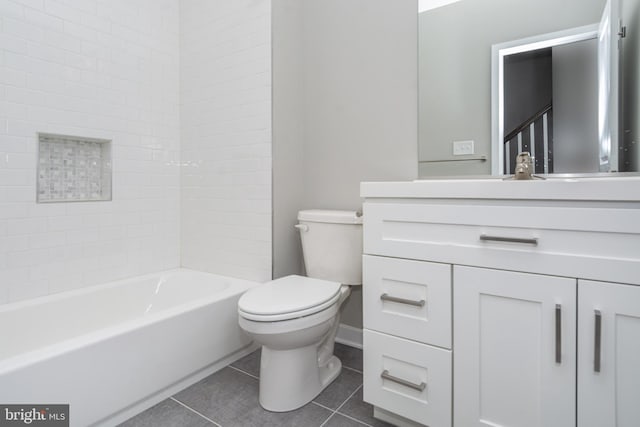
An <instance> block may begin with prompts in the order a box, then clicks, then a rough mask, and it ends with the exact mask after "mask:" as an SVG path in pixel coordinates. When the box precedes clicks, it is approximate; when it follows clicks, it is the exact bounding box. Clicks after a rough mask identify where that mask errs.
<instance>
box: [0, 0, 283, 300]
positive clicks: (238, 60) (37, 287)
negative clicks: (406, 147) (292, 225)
mask: <svg viewBox="0 0 640 427" xmlns="http://www.w3.org/2000/svg"><path fill="white" fill-rule="evenodd" d="M269 4H270V2H269V1H268V0H238V1H235V0H234V1H233V2H210V1H200V0H0V304H2V303H7V302H12V301H17V300H23V299H27V298H32V297H37V296H42V295H47V294H52V293H56V292H60V291H64V290H68V289H73V288H78V287H81V286H90V285H93V284H97V283H104V282H108V281H112V280H117V279H119V278H124V277H128V276H135V275H139V274H144V273H148V272H153V271H160V270H166V269H170V268H175V267H178V266H180V265H181V264H184V263H183V262H182V259H187V260H191V262H190V263H187V264H189V265H191V266H193V267H198V268H200V269H203V270H206V271H215V270H216V269H217V268H219V267H221V266H224V267H225V269H224V271H222V270H221V271H217V272H218V273H223V274H225V273H227V274H229V275H235V276H237V277H247V278H257V277H260V278H263V277H267V276H269V274H270V265H271V252H270V251H271V228H270V224H271V219H270V212H271V210H270V180H269V176H270V159H271V158H270V156H271V153H270V143H271V141H270V127H269V125H270V102H271V101H270V78H269V75H270V74H269V73H270V71H269V64H270V63H269V55H268V52H269V49H270V26H269V22H270V16H269V10H270V9H269V7H268V5H269ZM199 8H202V9H199ZM204 16H208V18H207V19H203V18H202V17H204ZM231 17H232V19H233V21H234V24H233V26H225V25H224V22H226V21H225V20H226V19H231ZM182 23H184V25H181V24H182ZM258 23H259V25H257V24H258ZM185 26H188V27H185ZM232 28H237V31H235V32H234V31H232ZM245 30H246V31H245ZM223 36H225V37H228V38H226V39H225V38H223ZM187 41H188V43H187ZM181 43H182V44H183V45H184V46H188V49H187V48H186V47H185V48H184V49H183V46H182V45H181ZM251 45H253V46H256V49H251V48H250V46H251ZM265 52H266V54H264V53H265ZM183 75H184V76H189V79H185V80H184V81H181V78H182V76H183ZM251 76H254V78H252V77H251ZM250 80H251V81H253V83H251V84H247V82H248V81H250ZM187 82H188V84H187ZM181 100H182V101H181ZM181 106H183V107H184V108H182V110H181ZM181 131H182V135H181ZM38 133H46V134H60V135H80V136H88V137H91V138H96V139H104V140H109V141H112V142H111V154H112V172H113V176H112V188H111V190H112V200H110V201H99V202H98V201H96V202H93V201H90V202H84V203H37V194H38V178H39V174H38V171H37V168H38V164H37V155H38V137H37V134H38ZM183 144H184V147H183V146H182V145H183ZM93 148H96V147H95V146H94V147H93ZM63 151H64V150H63ZM56 156H57V155H56ZM62 156H63V160H64V153H63V154H62ZM90 156H91V155H90V154H88V155H87V156H86V158H89V157H90ZM81 157H85V156H81ZM181 169H185V172H183V174H182V177H181ZM74 173H75V172H74ZM78 173H84V172H78ZM181 181H183V182H181ZM87 182H88V183H89V184H88V187H87V188H86V193H85V192H84V191H85V189H84V188H83V189H82V190H81V189H80V187H81V185H77V186H76V188H75V189H74V190H72V191H70V192H69V191H67V190H68V188H62V189H60V188H58V187H57V186H56V185H55V184H54V185H53V193H49V194H48V195H47V194H46V192H44V193H42V194H41V196H43V197H44V198H47V197H48V198H49V201H52V198H58V197H62V198H66V197H68V196H69V195H70V194H71V195H72V197H73V198H76V197H78V198H82V197H84V196H85V195H88V198H92V197H93V196H95V192H94V194H91V188H90V187H91V182H92V180H91V179H89V180H88V181H87ZM102 185H103V190H104V189H105V182H104V180H103V182H102ZM49 188H50V190H49V191H51V183H49ZM186 188H188V191H187V192H186V193H185V195H184V196H183V197H182V198H181V193H183V192H184V191H185V189H186ZM74 192H75V193H76V194H72V193H74ZM63 194H64V195H63ZM42 201H44V200H42ZM181 204H182V206H181ZM181 216H182V217H183V222H182V224H183V226H184V227H189V228H188V230H187V231H188V232H189V234H188V235H187V236H188V237H187V238H186V240H184V241H183V245H190V247H191V248H193V250H192V251H191V252H189V253H186V254H185V253H181V243H180V235H181V230H180V228H181ZM194 224H197V225H201V227H202V228H201V230H198V229H193V228H192V227H193V225H194ZM182 249H183V250H184V246H183V248H182ZM181 258H182V259H181Z"/></svg>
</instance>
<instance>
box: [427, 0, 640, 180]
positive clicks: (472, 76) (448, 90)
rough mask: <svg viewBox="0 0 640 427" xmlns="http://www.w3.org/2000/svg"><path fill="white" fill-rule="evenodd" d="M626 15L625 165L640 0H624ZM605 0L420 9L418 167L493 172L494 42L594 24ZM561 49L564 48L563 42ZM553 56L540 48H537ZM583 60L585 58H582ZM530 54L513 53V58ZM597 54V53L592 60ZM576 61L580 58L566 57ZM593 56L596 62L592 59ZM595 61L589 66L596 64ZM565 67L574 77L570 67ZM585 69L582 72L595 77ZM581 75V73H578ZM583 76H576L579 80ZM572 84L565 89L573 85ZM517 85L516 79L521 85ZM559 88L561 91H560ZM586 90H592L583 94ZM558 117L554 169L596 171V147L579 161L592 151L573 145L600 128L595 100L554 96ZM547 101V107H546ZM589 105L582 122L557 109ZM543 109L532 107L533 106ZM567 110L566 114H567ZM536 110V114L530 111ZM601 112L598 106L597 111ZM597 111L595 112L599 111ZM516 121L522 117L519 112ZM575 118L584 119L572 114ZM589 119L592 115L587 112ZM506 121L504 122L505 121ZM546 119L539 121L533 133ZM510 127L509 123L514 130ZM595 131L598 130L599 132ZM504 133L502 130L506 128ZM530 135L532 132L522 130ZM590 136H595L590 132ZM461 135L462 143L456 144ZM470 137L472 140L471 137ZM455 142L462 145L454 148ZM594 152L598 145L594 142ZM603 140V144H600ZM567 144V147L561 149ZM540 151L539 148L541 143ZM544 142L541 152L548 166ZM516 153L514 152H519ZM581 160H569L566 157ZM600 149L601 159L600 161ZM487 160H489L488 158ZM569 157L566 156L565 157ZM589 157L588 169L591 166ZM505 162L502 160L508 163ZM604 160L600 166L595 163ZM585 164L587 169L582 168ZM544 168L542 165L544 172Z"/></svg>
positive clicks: (572, 110)
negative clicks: (566, 163)
mask: <svg viewBox="0 0 640 427" xmlns="http://www.w3.org/2000/svg"><path fill="white" fill-rule="evenodd" d="M621 3H622V5H621V10H622V19H623V22H625V25H626V27H627V37H626V38H624V39H623V40H622V55H623V59H622V64H621V66H622V71H621V74H620V76H621V80H620V85H621V88H620V89H621V90H620V94H621V104H622V105H623V107H624V108H622V111H621V122H622V125H623V127H622V128H621V129H620V139H621V143H620V144H621V146H620V148H621V149H620V150H619V154H620V161H619V164H620V170H621V171H637V170H638V150H637V143H636V142H637V138H638V129H639V128H640V123H638V122H639V121H640V119H639V118H638V117H639V115H638V106H637V104H638V85H637V80H638V73H639V69H638V59H639V58H640V55H639V52H638V50H639V47H638V38H639V36H640V33H639V32H638V28H637V27H638V25H637V23H638V22H640V21H639V13H640V12H639V10H640V0H621ZM604 6H605V0H565V1H562V2H558V1H557V0H521V1H517V2H514V1H512V0H483V1H477V0H459V1H457V2H454V3H451V4H447V5H446V6H442V7H437V8H435V9H430V10H427V11H426V12H423V13H420V14H419V38H420V39H419V48H420V54H419V66H420V70H419V90H420V92H419V147H418V150H419V160H420V164H419V170H420V176H421V177H428V176H438V175H440V176H441V175H465V174H473V175H477V174H488V173H490V172H491V171H492V169H493V170H494V171H495V168H496V161H497V160H494V159H493V157H494V156H492V121H491V120H492V118H491V48H492V46H493V45H498V44H503V43H506V42H509V41H513V40H518V39H526V38H530V37H533V36H536V35H540V34H546V33H554V32H558V31H565V30H566V29H568V28H575V27H582V26H586V25H592V24H594V23H597V22H598V21H599V20H600V17H601V14H602V11H603V9H604ZM558 49H559V48H558ZM537 54H539V55H542V56H543V55H548V54H549V52H537V53H536V54H532V55H537ZM583 59H584V58H583ZM517 60H524V58H512V61H513V62H517ZM589 61H593V57H591V59H589ZM565 62H567V63H568V65H573V66H574V67H576V66H577V65H576V62H577V59H576V60H573V59H570V60H567V61H565ZM591 63H593V62H591ZM590 67H591V65H590ZM568 70H569V71H567V72H568V73H569V75H570V76H571V72H570V68H569V69H568ZM593 74H594V73H592V74H591V76H588V75H585V76H582V77H581V79H583V80H584V79H587V78H589V79H593ZM574 77H575V76H574ZM578 80H580V79H578V78H574V79H571V78H569V80H568V81H569V82H570V83H571V84H577V83H578ZM569 89H570V88H569V87H568V85H567V84H563V85H561V87H560V89H557V91H561V90H569ZM516 90H517V86H516ZM557 96H558V94H557V93H556V94H555V97H557ZM585 96H586V95H585ZM554 103H555V104H554V105H553V109H554V110H555V111H554V116H555V118H548V124H547V125H548V127H549V128H550V132H553V134H552V135H554V136H552V138H551V144H552V147H553V146H554V143H555V149H554V150H553V151H552V153H551V156H550V157H551V158H550V160H551V164H550V165H548V166H547V167H548V168H549V167H551V170H547V171H548V172H553V173H561V172H559V171H562V172H582V171H586V170H589V171H598V170H599V160H598V157H599V156H598V153H597V152H596V154H595V155H594V154H591V155H589V160H588V161H587V163H585V162H584V161H582V160H580V159H581V157H582V156H586V153H587V152H588V151H589V150H581V151H576V150H575V149H573V148H570V147H571V146H572V144H570V143H567V144H562V143H561V142H558V141H559V140H560V138H561V137H560V135H565V136H563V137H562V141H569V140H571V141H573V142H576V141H580V140H583V139H585V138H586V137H584V136H582V135H581V134H587V133H589V134H590V135H592V133H593V131H594V129H597V121H598V120H597V118H596V119H594V118H593V114H594V111H597V103H594V102H593V101H588V102H586V101H581V102H580V103H579V104H578V103H576V104H575V105H574V106H571V105H570V104H569V106H568V107H567V108H565V109H564V113H562V111H559V110H562V108H560V105H559V104H558V100H554ZM541 108H542V107H541ZM580 109H583V110H588V111H587V112H586V113H585V114H587V113H588V114H590V115H591V116H590V117H592V118H591V119H589V120H588V122H586V123H584V124H583V125H582V126H579V125H576V124H572V123H571V122H570V121H569V122H566V121H565V125H564V126H563V125H562V123H559V122H558V120H557V119H558V115H564V116H569V117H571V116H577V113H578V110H580ZM535 112H537V110H536V111H534V113H535ZM561 113H562V114H561ZM532 114H533V113H532ZM596 114H597V113H596ZM596 117H597V116H596ZM514 120H516V119H514ZM574 120H578V119H577V118H575V117H574ZM585 120H586V119H585ZM506 127H508V126H505V128H506ZM538 127H540V128H541V127H542V125H538V124H536V125H534V132H537V133H540V134H541V133H542V130H541V129H540V130H538ZM510 131H511V129H505V132H507V133H508V132H510ZM596 133H597V131H596ZM503 136H504V135H503ZM524 138H525V140H526V138H529V136H525V137H524ZM589 138H592V136H590V137H589ZM459 141H462V143H461V144H454V143H455V142H459ZM468 141H473V144H471V143H469V142H468ZM454 146H455V147H456V150H455V153H456V154H454ZM591 147H592V148H591V151H590V152H591V153H593V152H594V151H593V150H596V151H597V149H593V145H592V146H591ZM596 147H597V145H596ZM563 150H564V151H563ZM536 151H538V150H537V149H536ZM543 152H544V151H543V149H541V150H540V151H539V154H538V153H536V157H537V160H538V161H539V164H540V165H541V166H540V167H542V168H544V156H542V155H541V154H542V153H543ZM514 156H515V154H514ZM563 156H564V159H565V160H567V159H568V161H570V162H574V163H575V164H577V165H580V166H575V165H573V166H563V165H562V163H558V162H559V161H560V160H561V157H563ZM594 156H595V160H594ZM483 159H486V160H483ZM563 162H564V161H563ZM586 164H588V165H589V166H588V169H587V167H586V166H585V165H586ZM502 165H503V166H502V167H504V163H503V164H502ZM596 165H598V166H596ZM580 168H584V169H580ZM539 173H544V172H539Z"/></svg>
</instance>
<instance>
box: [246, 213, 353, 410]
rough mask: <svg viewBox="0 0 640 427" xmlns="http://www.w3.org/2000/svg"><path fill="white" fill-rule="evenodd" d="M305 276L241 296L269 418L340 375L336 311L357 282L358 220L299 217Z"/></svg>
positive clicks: (345, 216)
mask: <svg viewBox="0 0 640 427" xmlns="http://www.w3.org/2000/svg"><path fill="white" fill-rule="evenodd" d="M295 227H296V228H297V229H298V230H299V231H300V237H301V239H302V252H303V255H304V264H305V268H306V271H307V277H304V276H297V275H292V276H286V277H282V278H279V279H276V280H272V281H270V282H267V283H264V284H262V285H260V286H257V287H255V288H252V289H250V290H249V291H247V292H246V293H245V294H244V295H242V297H241V298H240V300H239V301H238V315H239V324H240V327H241V328H242V329H243V330H244V331H245V332H246V333H247V334H249V336H251V337H252V338H253V340H254V341H255V342H256V343H258V344H260V345H262V357H261V359H260V404H261V405H262V407H263V408H265V409H266V410H269V411H273V412H285V411H291V410H294V409H297V408H299V407H301V406H303V405H305V404H307V403H309V402H310V401H311V400H312V399H313V398H314V397H316V396H317V395H318V394H319V393H320V392H321V391H322V390H324V388H325V387H327V385H329V384H330V383H331V382H332V381H333V380H334V379H335V378H336V377H337V376H338V375H339V374H340V371H341V369H342V363H341V362H340V360H339V359H338V358H337V357H336V356H334V355H333V345H334V340H335V337H336V332H337V330H338V325H339V323H340V306H341V305H342V303H343V302H344V301H345V300H346V299H347V297H348V296H349V294H350V293H351V286H360V285H361V284H362V217H361V215H360V214H359V213H357V212H352V211H335V210H304V211H300V212H299V213H298V224H296V226H295Z"/></svg>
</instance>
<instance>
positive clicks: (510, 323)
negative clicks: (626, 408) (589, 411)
mask: <svg viewBox="0 0 640 427" xmlns="http://www.w3.org/2000/svg"><path fill="white" fill-rule="evenodd" d="M453 298H454V305H453V307H454V315H453V316H454V333H453V337H454V345H453V350H454V369H453V372H454V373H453V376H454V404H453V407H454V424H455V425H457V426H492V427H496V426H513V427H516V426H517V427H553V426H558V427H566V426H573V425H575V402H576V398H575V381H576V377H575V366H576V353H575V351H576V340H575V338H576V281H575V280H574V279H567V278H559V277H553V276H541V275H535V274H524V273H515V272H509V271H501V270H489V269H483V268H470V267H460V266H454V272H453Z"/></svg>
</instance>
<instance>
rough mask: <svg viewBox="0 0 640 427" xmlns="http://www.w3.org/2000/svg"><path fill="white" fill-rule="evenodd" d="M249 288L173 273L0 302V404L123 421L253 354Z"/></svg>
mask: <svg viewBox="0 0 640 427" xmlns="http://www.w3.org/2000/svg"><path fill="white" fill-rule="evenodd" d="M255 285H257V283H255V282H250V281H245V280H239V279H231V278H227V277H222V276H217V275H213V274H208V273H201V272H196V271H192V270H186V269H176V270H170V271H166V272H162V273H158V274H151V275H146V276H140V277H136V278H132V279H126V280H120V281H117V282H113V283H109V284H106V285H101V286H95V287H91V288H88V289H81V290H76V291H72V292H65V293H62V294H56V295H52V296H47V297H43V298H38V299H33V300H29V301H25V302H18V303H12V304H7V305H4V306H0V403H2V404H6V403H20V404H56V403H61V404H70V420H71V425H72V426H87V425H92V424H98V425H114V424H116V423H118V422H121V421H123V420H125V419H127V418H128V417H129V416H132V415H134V414H135V413H137V412H139V411H141V410H143V409H145V408H146V407H149V406H151V405H152V404H154V403H157V402H158V401H160V400H162V399H164V398H166V397H168V396H170V395H171V394H173V393H174V392H176V391H177V390H179V389H181V388H183V387H186V386H187V385H189V384H191V383H194V382H196V381H198V380H200V379H201V378H204V377H205V376H207V375H209V374H210V373H212V372H214V371H216V370H217V369H220V368H221V367H223V366H225V365H226V364H227V363H229V362H231V361H233V360H235V359H237V358H239V357H241V356H243V355H244V354H247V353H248V352H250V351H252V350H253V345H252V344H251V342H250V340H249V338H248V337H247V336H246V335H245V334H244V333H243V332H242V331H241V330H240V328H239V327H238V320H237V318H238V316H237V308H236V307H237V301H238V298H239V297H240V295H241V294H242V293H243V292H244V291H245V290H247V289H249V288H250V287H253V286H255Z"/></svg>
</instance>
